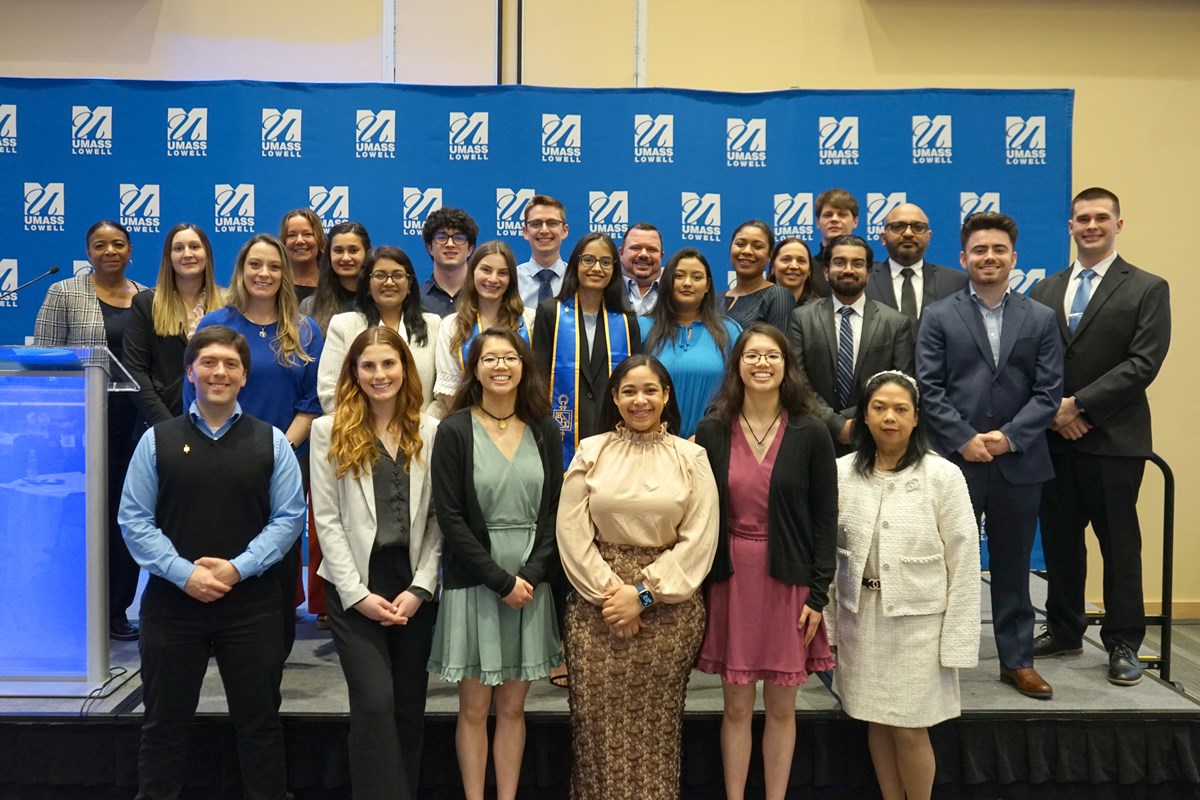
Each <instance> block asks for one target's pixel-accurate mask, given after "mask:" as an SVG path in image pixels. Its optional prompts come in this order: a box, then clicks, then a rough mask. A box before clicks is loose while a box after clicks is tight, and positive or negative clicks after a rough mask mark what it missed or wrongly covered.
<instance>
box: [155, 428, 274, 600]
mask: <svg viewBox="0 0 1200 800" xmlns="http://www.w3.org/2000/svg"><path fill="white" fill-rule="evenodd" d="M154 450H155V460H156V462H157V472H158V503H157V505H156V506H155V520H156V521H157V523H158V527H159V528H160V529H161V530H162V531H163V533H165V534H166V536H167V538H168V539H170V540H171V543H172V544H173V545H174V546H175V549H176V550H177V551H178V552H179V555H180V556H181V557H183V558H186V559H187V560H188V561H195V560H196V559H198V558H201V557H202V556H212V557H216V558H224V559H228V560H232V559H233V558H235V557H236V556H238V555H241V554H242V553H243V552H244V551H245V550H246V547H247V545H249V544H250V541H251V540H252V539H253V538H254V537H255V536H257V535H258V534H260V533H262V530H263V528H265V527H266V525H267V522H268V520H270V518H271V475H272V473H273V472H274V469H275V448H274V440H273V433H272V428H271V426H270V425H268V424H266V423H265V422H262V421H260V420H257V419H254V418H253V417H249V416H246V415H244V414H243V415H242V416H241V417H240V418H239V419H238V420H237V422H235V423H234V424H233V426H232V427H231V428H230V429H229V430H228V431H226V432H225V435H224V436H222V437H221V438H220V439H216V440H214V439H212V438H211V437H210V436H208V435H207V434H205V433H201V432H200V430H199V429H197V428H196V426H195V424H193V422H192V421H191V418H190V417H189V416H187V415H185V416H182V417H175V418H174V419H172V420H169V421H167V422H162V423H159V424H158V425H155V426H154ZM272 569H273V568H272ZM270 571H271V570H268V572H267V573H264V574H263V575H261V576H257V577H252V578H246V579H244V580H242V581H240V582H239V583H237V584H236V585H235V586H234V587H233V591H231V592H229V594H227V595H225V597H223V598H221V599H220V600H216V601H214V602H212V603H201V602H199V601H198V600H193V599H192V598H190V597H188V596H187V594H185V593H184V592H182V591H181V590H180V589H179V588H178V587H176V586H175V585H174V584H172V583H170V582H169V581H167V580H164V579H162V578H157V577H154V576H151V578H150V582H149V583H148V584H147V586H146V592H145V595H144V597H143V602H142V616H143V617H150V618H153V617H160V618H165V617H179V616H186V617H193V616H211V615H223V614H246V613H257V612H263V611H270V610H272V609H275V608H278V607H279V601H278V594H279V592H278V588H277V587H276V585H275V582H274V580H273V579H272V578H271V577H269V573H270Z"/></svg>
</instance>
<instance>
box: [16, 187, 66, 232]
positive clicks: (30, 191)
mask: <svg viewBox="0 0 1200 800" xmlns="http://www.w3.org/2000/svg"><path fill="white" fill-rule="evenodd" d="M66 219H67V212H66V190H65V189H64V188H63V184H61V183H47V184H45V185H44V186H43V185H42V184H40V183H33V182H28V183H26V184H25V230H27V231H62V230H64V229H65V228H64V226H65V224H66Z"/></svg>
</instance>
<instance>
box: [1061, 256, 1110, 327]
mask: <svg viewBox="0 0 1200 800" xmlns="http://www.w3.org/2000/svg"><path fill="white" fill-rule="evenodd" d="M1116 260H1117V251H1116V250H1114V251H1113V252H1112V255H1110V256H1109V257H1108V258H1106V259H1104V260H1103V261H1101V262H1100V263H1099V264H1097V265H1096V266H1094V267H1092V271H1094V272H1095V273H1096V277H1095V278H1093V279H1092V294H1093V295H1094V294H1096V290H1097V289H1099V288H1100V281H1102V280H1103V279H1104V273H1106V272H1108V268H1109V267H1111V266H1112V265H1113V262H1114V261H1116ZM1083 270H1084V266H1083V265H1082V264H1080V263H1079V259H1075V263H1074V264H1072V265H1071V280H1069V281H1067V291H1066V293H1065V294H1064V295H1063V314H1065V315H1066V319H1070V318H1071V306H1073V305H1074V304H1075V295H1077V294H1079V290H1080V289H1081V288H1083V282H1082V281H1081V280H1080V278H1079V275H1080V273H1082V272H1083ZM1091 299H1092V298H1091V297H1088V300H1089V301H1091Z"/></svg>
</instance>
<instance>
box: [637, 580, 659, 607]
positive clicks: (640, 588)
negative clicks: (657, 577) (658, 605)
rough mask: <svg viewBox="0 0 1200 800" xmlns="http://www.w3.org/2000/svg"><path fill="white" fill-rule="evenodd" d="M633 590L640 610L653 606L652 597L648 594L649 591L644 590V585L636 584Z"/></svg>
mask: <svg viewBox="0 0 1200 800" xmlns="http://www.w3.org/2000/svg"><path fill="white" fill-rule="evenodd" d="M634 588H635V589H637V593H638V602H640V603H641V604H642V608H646V607H647V606H651V605H653V604H654V595H652V594H650V590H649V589H647V588H646V584H644V583H641V582H638V584H637V586H635V587H634Z"/></svg>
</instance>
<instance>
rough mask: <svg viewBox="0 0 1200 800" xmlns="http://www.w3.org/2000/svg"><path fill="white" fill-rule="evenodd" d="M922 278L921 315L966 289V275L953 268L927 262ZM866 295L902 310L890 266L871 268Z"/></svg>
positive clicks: (877, 265) (880, 263)
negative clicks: (944, 298) (935, 303)
mask: <svg viewBox="0 0 1200 800" xmlns="http://www.w3.org/2000/svg"><path fill="white" fill-rule="evenodd" d="M921 278H922V289H921V311H924V310H925V309H926V308H928V307H929V304H930V303H932V302H933V301H934V300H941V299H942V298H943V297H949V296H950V295H952V294H954V293H955V292H957V291H959V290H960V289H964V288H966V285H967V273H966V272H965V271H963V270H961V269H955V268H954V267H942V266H939V265H937V264H931V263H929V262H928V261H926V262H925V265H924V266H923V267H922V268H921ZM866 295H867V298H868V299H870V300H875V301H877V302H879V303H883V304H884V305H885V306H888V307H889V308H894V309H896V310H897V311H899V310H900V299H899V298H898V297H896V287H895V286H893V285H892V268H891V266H890V265H889V264H888V262H886V261H876V262H875V266H874V267H872V268H871V278H870V280H868V281H867V291H866ZM918 316H920V315H919V314H918Z"/></svg>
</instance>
